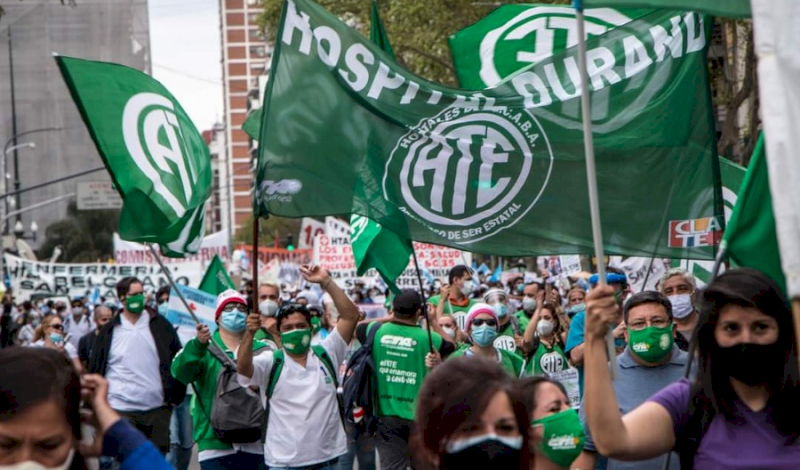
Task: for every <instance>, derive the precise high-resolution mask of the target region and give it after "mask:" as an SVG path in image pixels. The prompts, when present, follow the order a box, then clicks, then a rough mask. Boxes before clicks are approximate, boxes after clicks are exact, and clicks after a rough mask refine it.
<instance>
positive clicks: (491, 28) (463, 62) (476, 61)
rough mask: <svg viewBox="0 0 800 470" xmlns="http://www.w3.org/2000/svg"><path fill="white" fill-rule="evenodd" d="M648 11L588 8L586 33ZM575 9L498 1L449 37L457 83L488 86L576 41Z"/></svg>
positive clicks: (474, 87)
mask: <svg viewBox="0 0 800 470" xmlns="http://www.w3.org/2000/svg"><path fill="white" fill-rule="evenodd" d="M648 13H652V10H636V9H626V10H612V9H610V8H600V9H588V10H586V11H585V12H584V18H585V24H586V33H587V35H588V37H590V38H591V37H595V36H600V35H603V34H605V33H606V32H608V30H610V29H613V28H616V27H619V26H622V25H625V24H627V23H630V22H631V21H633V20H634V19H637V18H640V17H642V16H644V15H646V14H648ZM576 30H577V20H576V19H575V9H574V8H572V7H570V6H566V5H539V4H532V5H503V6H501V7H499V8H497V9H496V10H494V11H493V12H492V13H491V14H489V15H487V16H486V17H485V18H483V19H482V20H480V21H478V22H477V23H475V24H473V25H471V26H468V27H466V28H464V29H462V30H461V31H458V32H457V33H455V34H453V35H452V36H450V39H449V42H450V49H451V50H452V52H453V64H454V65H455V68H456V75H457V76H458V82H459V85H460V86H461V87H462V88H466V89H468V90H483V89H484V88H490V87H493V86H495V85H497V84H498V83H500V82H501V81H503V79H505V78H506V77H508V76H510V75H511V74H513V73H514V72H516V71H518V70H520V69H523V68H525V67H528V66H530V65H531V64H535V63H537V62H540V61H542V60H544V59H547V58H549V57H552V56H553V54H556V53H558V52H561V51H563V50H564V49H567V48H570V47H573V46H576V45H577V40H578V35H577V31H576Z"/></svg>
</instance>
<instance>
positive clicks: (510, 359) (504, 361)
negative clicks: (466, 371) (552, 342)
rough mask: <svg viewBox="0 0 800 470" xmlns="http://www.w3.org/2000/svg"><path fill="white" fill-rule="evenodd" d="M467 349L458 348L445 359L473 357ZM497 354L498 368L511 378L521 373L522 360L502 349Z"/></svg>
mask: <svg viewBox="0 0 800 470" xmlns="http://www.w3.org/2000/svg"><path fill="white" fill-rule="evenodd" d="M469 348H470V346H469V345H468V344H465V345H464V346H462V347H461V348H459V349H458V351H456V352H454V353H453V354H451V355H450V357H448V358H447V359H448V360H449V359H450V358H452V357H459V356H473V355H474V354H473V352H472V351H471V350H470V349H469ZM495 349H496V348H495ZM497 353H498V355H499V356H500V357H499V358H498V361H497V362H498V363H499V364H500V367H502V368H503V370H505V371H506V372H508V373H509V374H511V375H512V376H513V377H519V376H520V374H521V373H522V366H523V364H524V361H523V360H522V358H521V357H519V356H517V355H516V354H512V353H510V352H508V351H506V350H504V349H497Z"/></svg>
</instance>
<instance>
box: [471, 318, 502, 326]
mask: <svg viewBox="0 0 800 470" xmlns="http://www.w3.org/2000/svg"><path fill="white" fill-rule="evenodd" d="M481 325H488V326H497V321H495V320H494V319H492V318H478V319H476V320H472V326H481Z"/></svg>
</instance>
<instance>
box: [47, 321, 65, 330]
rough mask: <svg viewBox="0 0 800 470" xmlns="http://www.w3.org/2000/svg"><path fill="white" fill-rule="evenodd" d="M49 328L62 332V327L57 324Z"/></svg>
mask: <svg viewBox="0 0 800 470" xmlns="http://www.w3.org/2000/svg"><path fill="white" fill-rule="evenodd" d="M50 328H52V329H54V330H58V331H64V325H61V324H58V323H57V324H53V325H50Z"/></svg>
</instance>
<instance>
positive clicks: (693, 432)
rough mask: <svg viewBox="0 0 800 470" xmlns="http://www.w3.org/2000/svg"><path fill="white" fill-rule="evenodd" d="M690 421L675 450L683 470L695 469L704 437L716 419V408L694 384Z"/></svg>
mask: <svg viewBox="0 0 800 470" xmlns="http://www.w3.org/2000/svg"><path fill="white" fill-rule="evenodd" d="M688 411H689V419H688V420H687V422H686V424H685V425H684V427H683V429H681V430H680V432H679V434H678V436H677V439H676V445H675V449H674V450H677V451H678V455H679V457H680V463H681V470H692V469H693V468H694V457H695V455H697V449H699V448H700V441H701V440H702V439H703V435H704V434H705V433H706V431H708V428H709V426H711V421H712V420H713V419H714V415H715V412H714V407H713V405H712V404H711V402H710V401H709V400H708V398H706V396H705V395H704V394H703V393H701V391H700V388H699V386H698V385H696V384H694V383H692V386H691V387H690V389H689V410H688Z"/></svg>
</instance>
